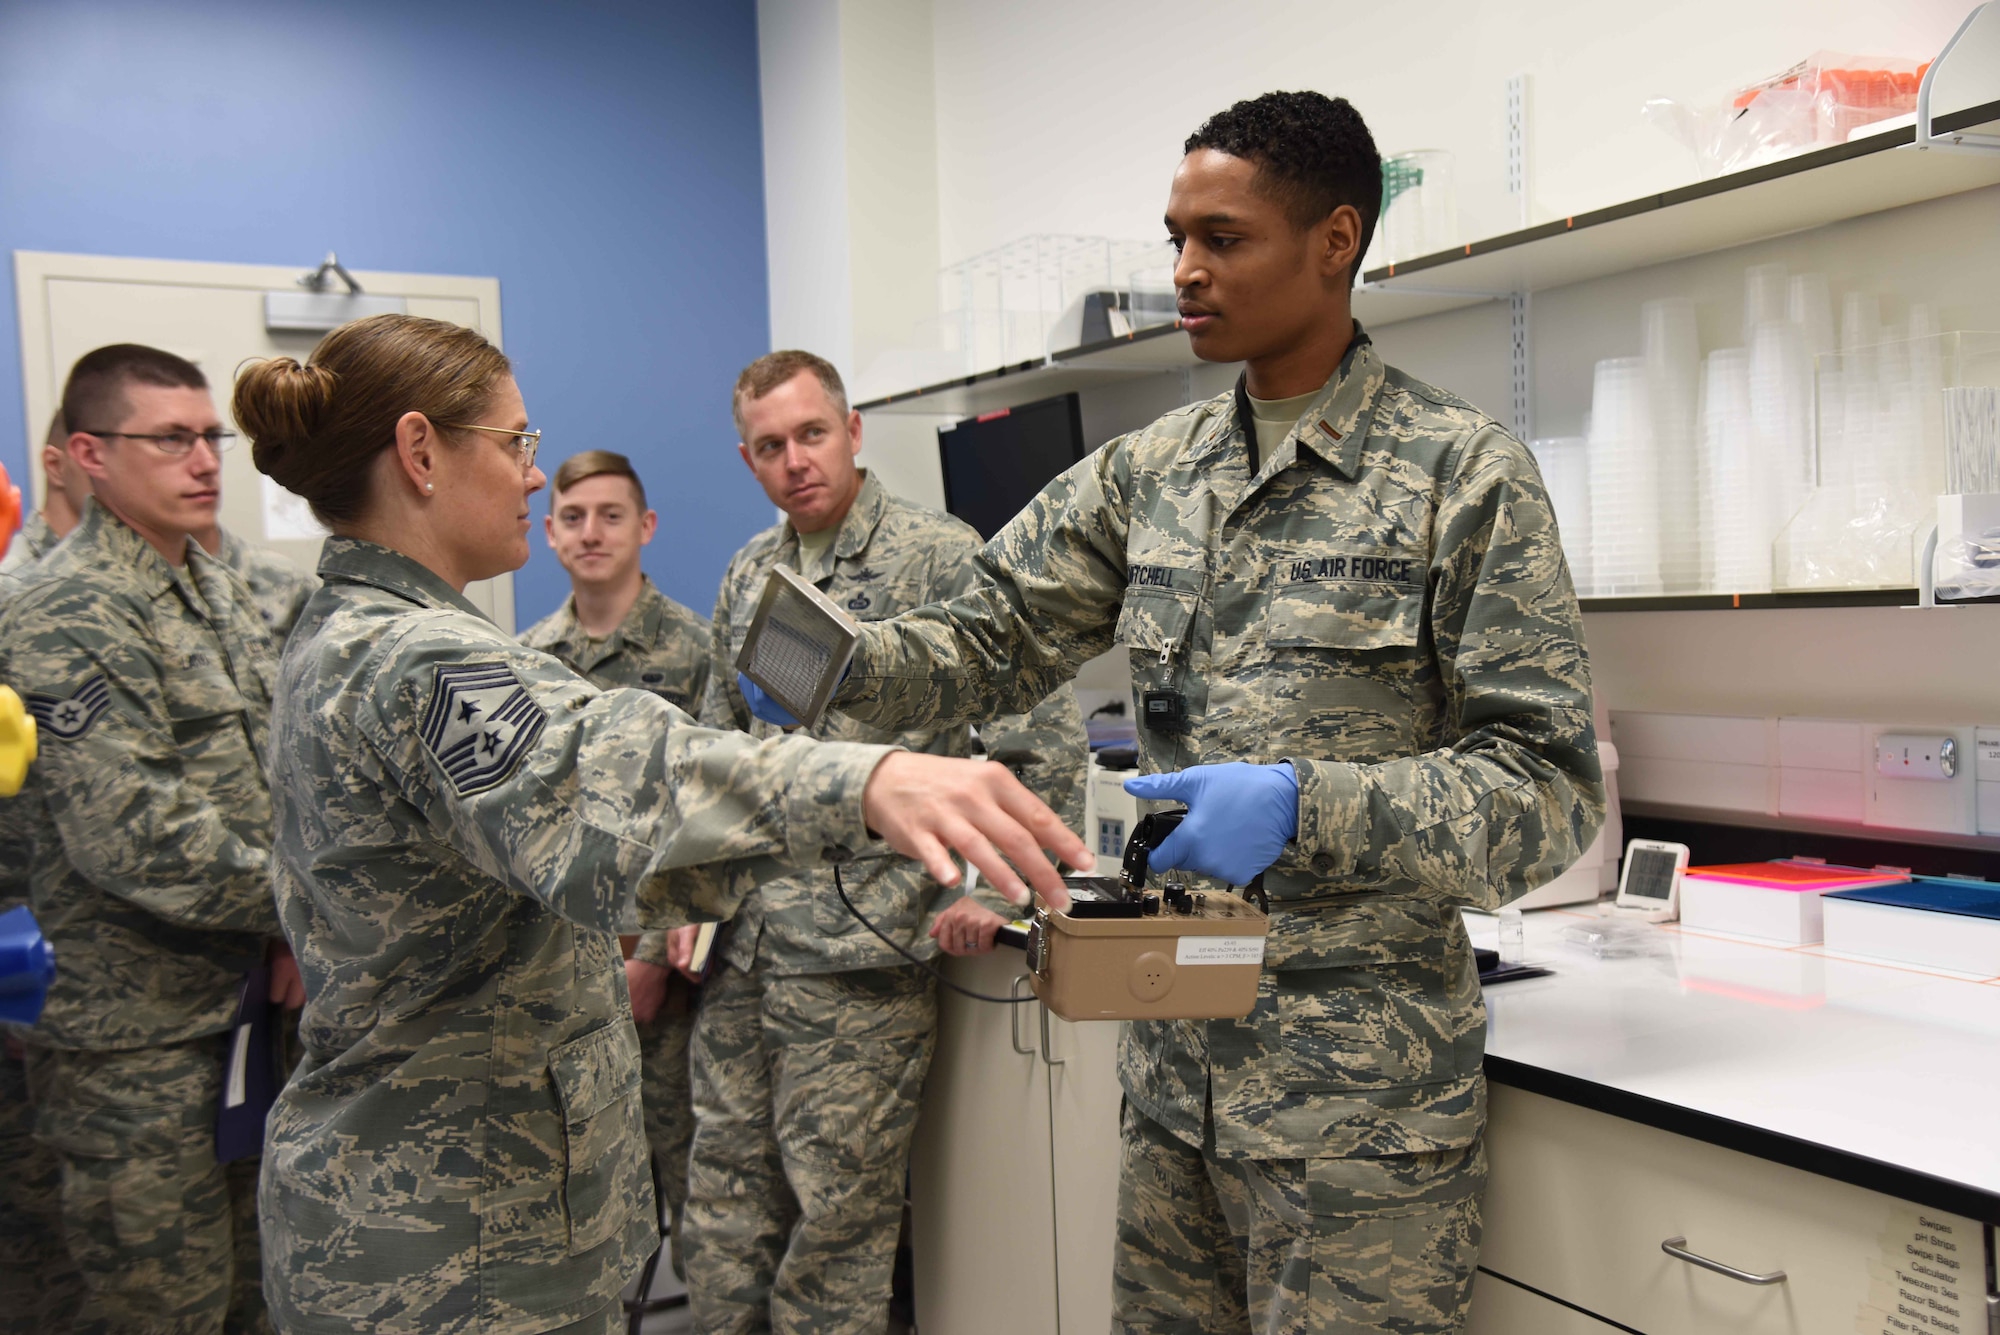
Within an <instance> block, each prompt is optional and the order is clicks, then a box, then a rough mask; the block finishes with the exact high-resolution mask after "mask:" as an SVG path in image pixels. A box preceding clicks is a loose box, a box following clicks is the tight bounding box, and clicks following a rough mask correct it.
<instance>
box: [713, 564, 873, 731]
mask: <svg viewBox="0 0 2000 1335" xmlns="http://www.w3.org/2000/svg"><path fill="white" fill-rule="evenodd" d="M860 638H861V631H860V628H859V627H858V626H856V625H855V624H854V618H852V617H850V616H848V615H847V613H845V612H843V611H841V610H840V607H839V605H838V604H836V603H835V602H834V601H833V599H831V598H829V597H827V596H826V595H825V594H823V593H821V592H820V591H819V590H818V589H816V588H814V587H813V586H812V585H811V584H809V583H807V582H806V581H805V579H804V578H802V577H801V576H799V575H797V574H795V573H793V572H792V571H790V570H788V569H786V568H785V567H784V566H774V567H772V569H771V578H770V579H768V580H766V581H765V582H764V592H763V593H762V594H761V595H759V597H758V599H757V612H756V615H755V616H753V617H752V618H751V619H750V630H749V633H748V634H746V635H745V636H744V637H743V652H742V653H740V654H738V655H737V656H736V669H737V671H739V672H741V673H742V674H743V675H744V676H746V677H748V678H749V679H750V680H751V681H754V682H756V683H757V685H758V686H759V687H760V688H761V689H762V690H763V691H764V693H765V694H766V695H768V696H770V697H771V698H772V699H773V700H775V701H777V702H778V703H779V704H780V705H782V706H783V707H784V709H785V711H786V712H787V713H789V714H790V715H791V716H792V717H793V718H795V719H797V720H798V721H799V722H800V724H802V725H803V726H805V727H808V728H810V727H811V726H812V725H813V724H815V723H817V722H819V717H820V715H821V714H824V713H825V712H826V704H827V701H828V700H830V699H832V698H833V692H834V688H835V687H837V686H839V685H840V678H841V676H842V674H844V673H845V672H846V671H847V665H848V664H849V663H850V662H851V661H853V658H854V645H855V643H856V641H858V640H859V639H860Z"/></svg>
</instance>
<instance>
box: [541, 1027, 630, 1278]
mask: <svg viewBox="0 0 2000 1335" xmlns="http://www.w3.org/2000/svg"><path fill="white" fill-rule="evenodd" d="M549 1076H550V1078H551V1079H552V1080H553V1081H554V1082H555V1087H556V1097H557V1099H558V1100H560V1101H561V1104H562V1119H563V1158H564V1161H565V1162H564V1171H563V1206H564V1210H565V1213H567V1214H568V1216H569V1250H570V1254H571V1255H572V1256H575V1255H580V1254H582V1253H584V1252H587V1251H589V1250H590V1249H591V1248H593V1247H596V1246H598V1245H600V1244H601V1243H603V1242H605V1241H606V1240H607V1239H609V1238H612V1237H615V1236H616V1235H617V1233H618V1231H619V1230H620V1229H622V1228H623V1227H624V1226H625V1224H626V1222H627V1221H628V1220H629V1219H630V1218H631V1217H632V1215H633V1213H634V1212H635V1211H636V1212H643V1211H644V1209H645V1208H646V1206H645V1200H646V1199H647V1198H648V1197H649V1196H650V1194H651V1193H650V1192H649V1191H648V1190H647V1188H648V1187H649V1185H650V1183H649V1181H648V1178H647V1174H646V1168H645V1160H644V1156H643V1147H644V1146H645V1144H646V1137H645V1133H644V1128H643V1127H642V1125H641V1119H640V1115H639V1038H638V1034H637V1033H636V1032H635V1031H634V1030H633V1028H632V1026H631V1025H629V1024H625V1023H622V1022H620V1023H613V1024H607V1025H604V1026H603V1027H601V1028H598V1029H593V1030H592V1031H591V1032H589V1033H587V1034H585V1035H584V1036H583V1037H582V1038H577V1039H572V1040H571V1041H569V1042H568V1043H565V1044H563V1045H562V1046H561V1047H558V1048H556V1049H555V1050H554V1051H552V1052H550V1053H549Z"/></svg>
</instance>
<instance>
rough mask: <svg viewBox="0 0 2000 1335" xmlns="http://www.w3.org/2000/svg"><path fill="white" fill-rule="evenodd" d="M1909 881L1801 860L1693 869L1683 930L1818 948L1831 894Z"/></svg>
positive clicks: (1685, 889)
mask: <svg viewBox="0 0 2000 1335" xmlns="http://www.w3.org/2000/svg"><path fill="white" fill-rule="evenodd" d="M1908 879H1909V876H1908V874H1907V873H1904V872H1900V871H1895V870H1892V869H1878V870H1870V869H1868V868H1862V867H1835V866H1828V865H1827V864H1826V863H1823V862H1812V861H1805V860H1801V859H1788V860H1785V861H1781V862H1749V863H1736V864H1732V865H1730V866H1724V867H1690V868H1689V869H1688V872H1687V875H1686V876H1685V877H1684V878H1683V879H1682V881H1681V926H1683V927H1686V928H1691V929H1693V930H1696V931H1709V932H1728V933H1730V934H1732V935H1736V936H1754V937H1758V938H1761V939H1763V940H1767V941H1777V942H1782V943H1783V944H1785V945H1788V946H1809V945H1817V944H1818V943H1819V940H1820V934H1821V930H1822V927H1821V924H1822V911H1821V897H1822V896H1823V895H1825V894H1826V893H1827V892H1828V891H1831V890H1849V889H1857V888H1864V887H1871V886H1877V885H1896V884H1899V883H1901V882H1904V881H1907V880H1908Z"/></svg>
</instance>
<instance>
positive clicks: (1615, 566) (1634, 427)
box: [1588, 357, 1662, 597]
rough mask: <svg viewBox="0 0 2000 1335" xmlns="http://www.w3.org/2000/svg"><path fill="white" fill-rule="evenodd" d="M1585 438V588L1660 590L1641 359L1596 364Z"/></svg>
mask: <svg viewBox="0 0 2000 1335" xmlns="http://www.w3.org/2000/svg"><path fill="white" fill-rule="evenodd" d="M1589 441H1590V444H1589V447H1588V448H1589V454H1590V502H1591V505H1590V569H1591V582H1592V587H1593V589H1594V590H1595V592H1596V593H1597V595H1598V596H1599V597H1630V596H1635V595H1645V594H1655V593H1660V592H1662V585H1661V581H1660V507H1659V489H1660V467H1659V455H1658V451H1657V449H1656V446H1655V442H1654V435H1653V412H1652V404H1651V400H1650V397H1649V392H1648V376H1647V370H1646V359H1645V358H1643V357H1613V358H1609V359H1607V360H1605V361H1601V362H1599V363H1597V369H1596V373H1595V376H1594V377H1593V381H1592V386H1591V398H1590V436H1589Z"/></svg>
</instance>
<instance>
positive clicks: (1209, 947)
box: [1174, 936, 1264, 964]
mask: <svg viewBox="0 0 2000 1335" xmlns="http://www.w3.org/2000/svg"><path fill="white" fill-rule="evenodd" d="M1176 940H1177V942H1178V944H1177V945H1175V946H1174V963H1176V964H1262V963H1263V962H1264V938H1263V937H1261V936H1183V937H1178V938H1176Z"/></svg>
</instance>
